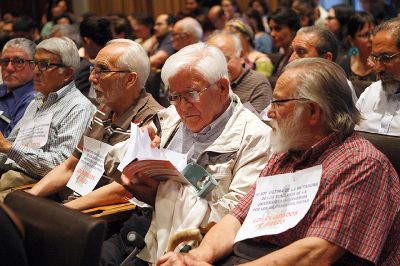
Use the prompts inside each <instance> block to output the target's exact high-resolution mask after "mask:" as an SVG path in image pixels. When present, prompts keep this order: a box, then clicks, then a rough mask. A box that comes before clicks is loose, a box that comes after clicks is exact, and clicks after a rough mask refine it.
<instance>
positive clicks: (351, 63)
mask: <svg viewBox="0 0 400 266" xmlns="http://www.w3.org/2000/svg"><path fill="white" fill-rule="evenodd" d="M374 21H375V20H374V18H373V16H372V15H370V14H369V13H367V12H356V13H354V15H353V16H351V18H350V20H349V23H348V32H347V33H348V41H349V44H350V46H351V48H350V49H349V52H348V55H347V57H346V58H345V59H344V60H343V61H342V62H341V63H340V65H341V66H342V68H343V69H344V70H345V71H346V74H347V77H348V78H349V79H357V80H368V81H375V80H376V75H375V73H374V71H373V67H372V66H371V65H369V64H368V57H369V56H370V54H371V48H372V40H371V37H372V30H373V28H374V26H375V22H374Z"/></svg>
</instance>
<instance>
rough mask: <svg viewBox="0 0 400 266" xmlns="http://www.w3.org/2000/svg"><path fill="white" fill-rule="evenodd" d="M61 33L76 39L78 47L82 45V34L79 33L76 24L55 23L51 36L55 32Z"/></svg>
mask: <svg viewBox="0 0 400 266" xmlns="http://www.w3.org/2000/svg"><path fill="white" fill-rule="evenodd" d="M56 33H60V34H61V36H62V37H68V38H70V39H71V40H73V41H74V43H75V44H76V46H77V47H80V45H81V36H80V35H79V32H78V29H77V28H76V27H75V26H74V25H68V24H66V25H62V24H57V25H54V26H53V27H52V28H51V30H50V34H49V36H53V34H56Z"/></svg>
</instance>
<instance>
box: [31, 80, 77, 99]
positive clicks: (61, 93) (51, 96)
mask: <svg viewBox="0 0 400 266" xmlns="http://www.w3.org/2000/svg"><path fill="white" fill-rule="evenodd" d="M74 88H75V81H73V80H72V81H71V82H70V83H68V84H67V85H65V86H64V87H62V88H61V89H59V90H57V91H55V92H51V93H49V95H48V96H47V102H55V101H57V100H58V99H61V98H62V97H64V96H65V95H67V94H68V93H69V92H71V91H72V90H73V89H74ZM43 98H44V95H43V94H42V93H41V92H37V91H36V92H35V99H43Z"/></svg>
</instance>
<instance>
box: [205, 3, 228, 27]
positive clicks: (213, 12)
mask: <svg viewBox="0 0 400 266" xmlns="http://www.w3.org/2000/svg"><path fill="white" fill-rule="evenodd" d="M207 18H208V19H209V20H210V21H211V23H212V24H213V25H214V28H215V29H216V30H222V29H223V28H224V27H225V24H226V22H227V19H226V17H225V15H224V10H223V9H222V7H221V6H220V5H215V6H212V7H211V8H210V10H209V11H208V14H207Z"/></svg>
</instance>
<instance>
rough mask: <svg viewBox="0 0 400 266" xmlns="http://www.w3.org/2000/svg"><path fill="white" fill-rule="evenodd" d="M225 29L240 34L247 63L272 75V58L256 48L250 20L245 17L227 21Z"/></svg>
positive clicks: (261, 71)
mask: <svg viewBox="0 0 400 266" xmlns="http://www.w3.org/2000/svg"><path fill="white" fill-rule="evenodd" d="M225 29H226V30H228V31H230V32H233V33H236V34H238V35H239V37H240V41H241V42H242V49H243V56H244V58H245V63H246V65H247V66H248V67H250V68H251V69H254V70H256V71H257V72H260V73H261V74H263V75H264V76H266V77H269V76H271V74H272V71H273V65H272V62H271V59H269V57H268V56H267V55H266V54H263V53H261V52H259V51H257V50H256V49H254V32H253V30H252V28H251V27H250V25H249V24H248V22H247V21H245V19H243V18H235V19H232V20H229V21H228V22H227V23H226V25H225Z"/></svg>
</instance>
